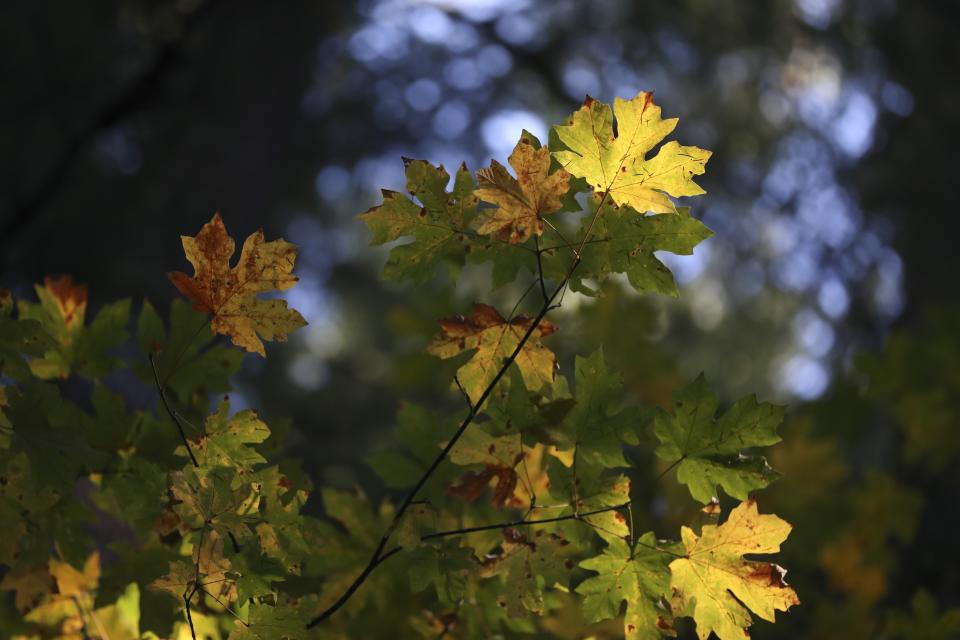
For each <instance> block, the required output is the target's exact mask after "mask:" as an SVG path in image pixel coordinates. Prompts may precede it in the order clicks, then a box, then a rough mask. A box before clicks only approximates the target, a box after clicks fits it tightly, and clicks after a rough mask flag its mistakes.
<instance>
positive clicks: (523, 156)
mask: <svg viewBox="0 0 960 640" xmlns="http://www.w3.org/2000/svg"><path fill="white" fill-rule="evenodd" d="M534 140H535V138H534ZM508 161H509V163H510V166H511V167H513V169H514V171H516V172H517V177H516V178H514V177H513V176H511V175H510V173H509V172H507V169H506V168H505V167H504V166H503V165H502V164H500V163H499V162H497V161H496V160H493V161H492V162H491V163H490V166H489V167H486V168H483V169H480V170H479V171H477V183H478V184H479V185H480V188H479V189H477V190H476V191H475V193H476V194H477V196H478V197H479V198H480V199H481V200H484V201H486V202H490V203H492V204H495V205H497V208H496V209H494V210H493V211H492V212H488V213H484V214H482V215H481V216H480V217H479V218H478V219H477V225H476V229H477V231H478V232H480V233H483V234H487V235H490V236H492V237H493V238H495V239H497V240H502V241H505V242H509V243H511V244H519V243H521V242H526V241H527V240H529V239H530V236H532V235H533V234H536V235H538V236H539V235H542V234H543V216H544V215H545V214H548V213H553V212H554V211H557V210H559V209H560V208H561V207H563V197H564V196H565V195H566V194H567V191H569V190H570V174H569V173H567V172H566V171H564V170H563V169H559V170H557V171H555V172H554V173H552V174H549V175H548V171H549V170H550V150H549V149H547V148H546V147H540V146H539V145H535V144H534V143H533V141H532V140H531V138H530V137H529V136H528V135H524V136H523V137H521V138H520V142H518V143H517V146H516V147H514V149H513V153H511V154H510V157H509V158H508Z"/></svg>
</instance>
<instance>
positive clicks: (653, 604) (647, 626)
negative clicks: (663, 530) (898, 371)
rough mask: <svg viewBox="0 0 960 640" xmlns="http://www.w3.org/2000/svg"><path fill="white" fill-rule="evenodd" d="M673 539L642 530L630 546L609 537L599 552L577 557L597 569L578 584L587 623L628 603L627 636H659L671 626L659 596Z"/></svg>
mask: <svg viewBox="0 0 960 640" xmlns="http://www.w3.org/2000/svg"><path fill="white" fill-rule="evenodd" d="M676 547H677V545H662V544H661V543H658V542H657V539H656V537H655V536H654V535H653V533H645V534H643V535H642V536H641V537H640V538H639V539H638V540H637V544H636V546H635V547H634V548H633V550H631V549H630V546H629V545H628V544H627V543H626V542H624V541H623V540H619V539H613V540H610V541H609V542H608V544H607V547H606V548H605V549H604V550H603V553H602V554H601V555H599V556H596V557H593V558H589V559H587V560H584V561H583V562H581V563H580V566H581V567H583V568H584V569H590V570H591V571H596V572H597V573H598V574H599V575H596V576H592V577H590V578H587V579H586V580H584V581H583V582H581V583H580V584H579V585H578V586H577V593H579V594H581V595H582V596H584V599H583V617H584V621H585V622H587V623H588V624H589V623H593V622H599V621H600V620H606V619H608V618H615V617H617V616H619V615H620V609H621V606H622V604H623V602H624V601H626V603H627V611H626V615H625V616H624V619H623V633H624V636H625V637H626V638H627V639H628V640H659V638H661V637H662V632H664V631H670V630H672V628H673V621H672V616H671V615H670V612H669V611H667V610H666V609H664V608H663V607H660V606H659V604H658V601H659V600H660V598H661V597H662V596H664V595H667V594H669V591H670V571H669V569H668V568H667V567H668V564H669V562H670V560H671V559H672V558H673V557H675V555H672V554H673V553H674V551H676V550H677V549H676Z"/></svg>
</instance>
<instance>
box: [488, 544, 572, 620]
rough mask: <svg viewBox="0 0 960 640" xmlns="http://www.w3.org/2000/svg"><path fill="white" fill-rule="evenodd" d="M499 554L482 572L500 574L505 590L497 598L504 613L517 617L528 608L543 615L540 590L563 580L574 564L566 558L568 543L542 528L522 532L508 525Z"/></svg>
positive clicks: (569, 551)
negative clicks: (503, 608) (502, 606)
mask: <svg viewBox="0 0 960 640" xmlns="http://www.w3.org/2000/svg"><path fill="white" fill-rule="evenodd" d="M503 537H504V542H503V543H502V545H501V547H502V553H501V555H499V556H497V557H495V558H494V559H493V560H492V561H489V562H488V563H486V564H485V565H484V571H483V573H482V575H502V576H504V578H505V593H503V594H502V595H501V596H500V597H499V600H500V602H501V603H502V604H503V605H504V606H505V607H506V610H507V615H509V616H511V617H514V618H517V617H523V616H526V614H527V612H528V611H530V612H532V613H536V614H543V612H544V601H543V590H544V588H545V587H549V586H552V585H554V584H556V583H558V582H559V583H561V585H562V583H564V582H566V580H567V578H568V575H569V572H570V569H571V568H572V567H573V563H572V562H569V561H568V558H569V556H570V553H571V549H569V548H568V545H569V542H568V541H567V540H566V539H565V538H563V537H562V536H559V535H557V534H555V533H548V532H546V531H545V530H543V529H536V530H535V531H533V532H527V533H523V532H521V531H519V530H517V529H512V528H507V529H504V531H503Z"/></svg>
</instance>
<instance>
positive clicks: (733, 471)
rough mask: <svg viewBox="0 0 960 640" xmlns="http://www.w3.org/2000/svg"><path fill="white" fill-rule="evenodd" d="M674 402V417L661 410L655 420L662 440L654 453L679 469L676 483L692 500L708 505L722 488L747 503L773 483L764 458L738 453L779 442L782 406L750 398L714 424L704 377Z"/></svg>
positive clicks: (773, 475) (713, 407)
mask: <svg viewBox="0 0 960 640" xmlns="http://www.w3.org/2000/svg"><path fill="white" fill-rule="evenodd" d="M673 400H674V407H675V409H674V413H672V414H671V413H667V412H666V411H660V412H659V413H658V414H657V417H656V418H655V420H654V425H653V430H654V433H655V434H656V436H657V438H658V439H659V440H660V445H659V446H658V447H657V449H656V451H655V453H656V455H657V456H658V457H659V458H662V459H664V460H668V461H670V462H671V463H672V464H675V465H676V466H677V480H678V481H679V482H681V483H683V484H685V485H687V486H688V487H689V488H690V495H692V496H693V497H694V499H696V500H699V501H700V502H702V503H703V504H708V503H709V502H710V501H711V499H713V498H715V497H716V495H717V485H720V486H721V487H723V490H724V491H726V492H727V494H728V495H730V496H732V497H734V498H738V499H740V500H745V499H746V498H747V496H748V494H749V492H750V491H752V490H754V489H760V488H763V487H766V486H767V485H769V484H770V483H771V482H772V481H773V480H774V479H775V478H776V475H777V474H776V472H775V471H774V470H773V469H771V468H770V466H769V465H768V464H767V461H766V459H765V458H763V457H762V456H746V455H743V454H742V453H741V450H742V449H746V448H749V447H761V446H767V445H771V444H775V443H777V442H780V436H778V435H777V427H779V426H780V423H781V422H782V421H783V412H784V407H781V406H778V405H774V404H768V403H766V402H761V403H758V402H757V399H756V396H748V397H746V398H742V399H741V400H739V401H738V402H737V403H736V404H734V405H733V406H732V407H730V409H729V410H728V411H727V412H726V413H725V414H723V416H721V417H720V418H719V419H718V420H715V419H714V414H715V413H716V410H717V397H716V396H715V395H713V394H712V393H711V392H710V389H709V387H708V385H707V381H706V378H705V377H704V376H703V374H700V376H698V377H697V379H696V380H694V381H693V382H691V383H690V384H688V385H687V386H686V387H684V388H682V389H680V390H679V391H677V393H675V394H674V398H673Z"/></svg>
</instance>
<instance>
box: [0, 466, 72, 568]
mask: <svg viewBox="0 0 960 640" xmlns="http://www.w3.org/2000/svg"><path fill="white" fill-rule="evenodd" d="M58 503H60V494H59V493H58V492H56V491H54V490H52V489H51V488H49V487H47V486H44V485H43V484H42V483H40V482H38V481H37V478H36V475H35V473H34V469H33V465H31V464H30V460H29V459H28V458H27V456H26V454H24V453H19V452H12V451H0V563H2V564H5V565H7V566H13V565H14V564H15V563H16V562H18V561H21V562H22V561H24V560H26V559H27V558H28V557H31V556H32V555H33V554H31V555H30V556H27V554H25V553H24V551H25V549H27V548H32V550H33V551H38V550H37V549H36V548H35V547H36V546H37V545H38V544H39V546H40V549H39V553H38V554H37V555H38V557H36V558H34V559H39V560H43V561H45V560H46V557H47V553H48V549H47V546H48V545H46V544H44V542H45V541H46V539H47V535H49V534H51V533H52V531H50V530H49V527H50V526H51V525H52V524H53V523H52V522H51V517H50V516H52V515H53V514H52V513H51V511H52V510H54V509H53V508H54V507H55V506H56V505H57V504H58ZM23 514H27V516H28V517H29V518H30V521H29V522H28V521H27V519H26V518H25V517H24V515H23ZM39 527H42V533H43V534H44V535H40V534H41V531H40V530H38V528H39Z"/></svg>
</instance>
